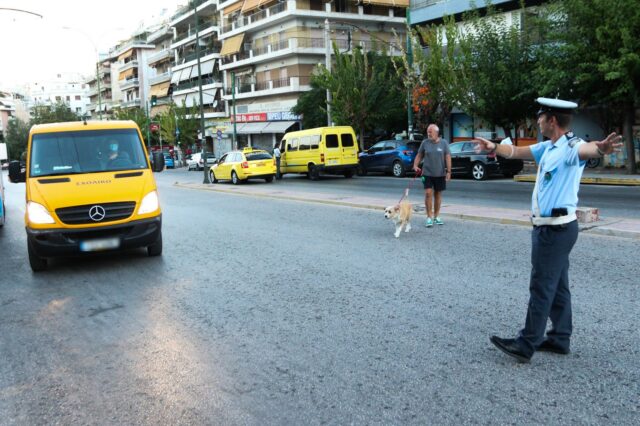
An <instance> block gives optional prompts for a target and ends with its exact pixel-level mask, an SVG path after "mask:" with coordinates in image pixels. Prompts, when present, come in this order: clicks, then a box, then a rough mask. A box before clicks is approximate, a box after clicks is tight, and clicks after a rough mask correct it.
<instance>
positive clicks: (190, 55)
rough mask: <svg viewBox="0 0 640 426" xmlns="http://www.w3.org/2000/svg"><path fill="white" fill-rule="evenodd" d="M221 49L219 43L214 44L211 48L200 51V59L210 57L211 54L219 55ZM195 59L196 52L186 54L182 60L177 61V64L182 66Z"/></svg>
mask: <svg viewBox="0 0 640 426" xmlns="http://www.w3.org/2000/svg"><path fill="white" fill-rule="evenodd" d="M221 47H222V44H221V43H214V44H213V46H210V47H207V48H204V49H200V57H201V58H202V57H203V56H207V55H211V54H212V53H219V52H220V48H221ZM197 57H198V55H196V52H190V53H187V54H186V55H184V56H183V57H182V58H180V59H178V64H184V63H187V62H189V61H193V60H194V59H196V58H197Z"/></svg>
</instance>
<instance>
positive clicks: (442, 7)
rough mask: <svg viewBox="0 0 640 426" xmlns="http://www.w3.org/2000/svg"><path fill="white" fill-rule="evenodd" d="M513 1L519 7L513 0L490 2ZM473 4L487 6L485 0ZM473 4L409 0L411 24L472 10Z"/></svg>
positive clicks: (454, 0) (460, 0)
mask: <svg viewBox="0 0 640 426" xmlns="http://www.w3.org/2000/svg"><path fill="white" fill-rule="evenodd" d="M504 3H513V4H514V5H515V7H519V2H517V1H515V0H492V1H491V4H492V5H494V6H498V5H499V4H504ZM475 6H476V7H477V8H478V9H483V8H485V7H486V6H487V1H485V0H477V1H476V2H475ZM472 8H473V6H472V5H471V4H470V2H469V0H447V1H444V0H412V1H411V10H410V14H411V25H412V26H414V25H418V24H424V23H428V22H431V21H437V20H441V19H442V18H443V17H444V16H445V15H449V16H455V15H458V14H461V13H464V12H468V11H470V10H472Z"/></svg>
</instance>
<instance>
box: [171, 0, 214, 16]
mask: <svg viewBox="0 0 640 426" xmlns="http://www.w3.org/2000/svg"><path fill="white" fill-rule="evenodd" d="M206 1H207V0H193V2H192V4H189V5H188V6H183V7H181V8H180V9H178V10H177V11H176V13H174V14H173V16H172V17H171V20H172V21H173V20H174V19H176V18H179V17H181V16H182V15H184V14H185V13H189V11H191V10H193V7H194V5H195V7H198V6H200V5H201V4H202V3H204V2H206Z"/></svg>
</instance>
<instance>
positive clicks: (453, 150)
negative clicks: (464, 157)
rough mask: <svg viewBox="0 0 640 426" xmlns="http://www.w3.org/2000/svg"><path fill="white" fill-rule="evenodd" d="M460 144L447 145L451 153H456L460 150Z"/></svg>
mask: <svg viewBox="0 0 640 426" xmlns="http://www.w3.org/2000/svg"><path fill="white" fill-rule="evenodd" d="M462 145H464V144H461V143H452V144H451V145H449V151H451V153H452V154H457V153H459V152H461V151H462Z"/></svg>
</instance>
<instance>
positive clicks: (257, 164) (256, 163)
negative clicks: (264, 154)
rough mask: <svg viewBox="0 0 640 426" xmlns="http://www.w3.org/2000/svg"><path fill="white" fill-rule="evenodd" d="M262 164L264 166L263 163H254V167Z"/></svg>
mask: <svg viewBox="0 0 640 426" xmlns="http://www.w3.org/2000/svg"><path fill="white" fill-rule="evenodd" d="M262 166H264V163H256V164H254V167H262Z"/></svg>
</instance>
